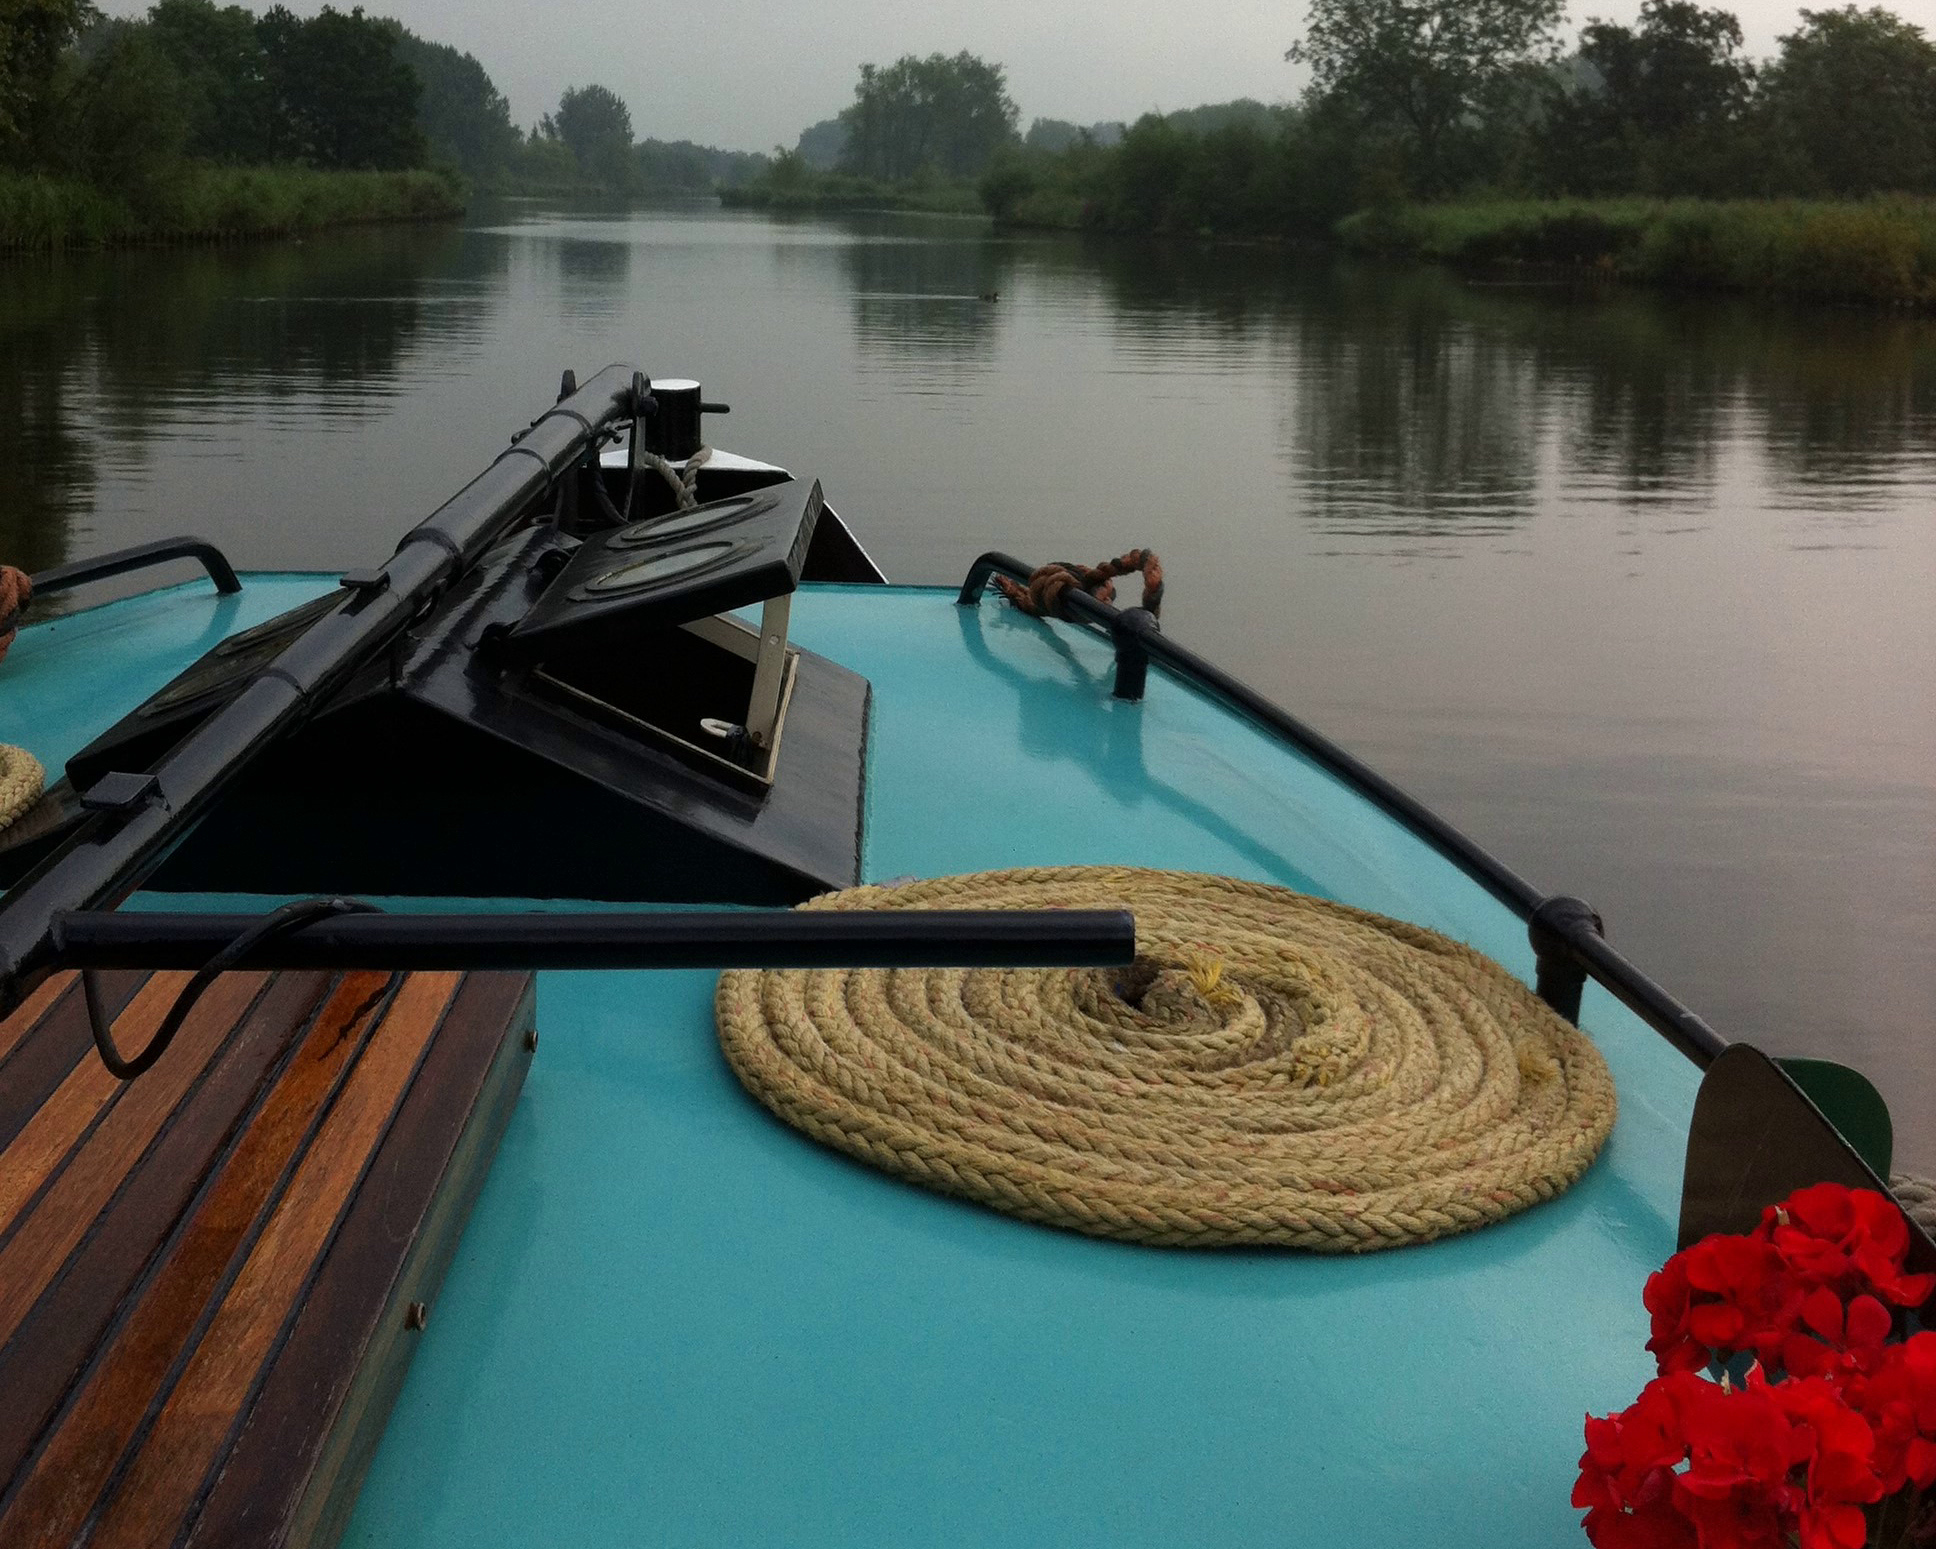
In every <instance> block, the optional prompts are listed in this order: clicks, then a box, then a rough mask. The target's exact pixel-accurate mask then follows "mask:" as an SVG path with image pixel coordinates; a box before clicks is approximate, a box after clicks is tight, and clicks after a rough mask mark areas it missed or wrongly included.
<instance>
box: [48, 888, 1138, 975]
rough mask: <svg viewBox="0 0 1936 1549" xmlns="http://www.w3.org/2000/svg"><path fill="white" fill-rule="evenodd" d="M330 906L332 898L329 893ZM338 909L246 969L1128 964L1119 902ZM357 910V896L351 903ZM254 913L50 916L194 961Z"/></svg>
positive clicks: (152, 956)
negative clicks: (558, 910) (565, 910)
mask: <svg viewBox="0 0 1936 1549" xmlns="http://www.w3.org/2000/svg"><path fill="white" fill-rule="evenodd" d="M326 902H327V901H326ZM338 903H339V912H337V913H334V914H331V915H329V916H328V917H326V918H321V919H315V920H311V921H310V922H308V923H307V924H304V925H302V926H301V927H300V928H298V929H295V930H292V931H289V932H287V933H286V934H283V935H280V936H278V937H276V938H275V939H273V940H266V941H264V942H263V944H262V945H261V946H260V947H257V948H255V949H253V950H251V951H250V952H249V953H248V956H247V966H249V967H251V968H370V969H459V968H519V969H549V968H1013V967H1024V966H1027V967H1039V968H1082V967H1111V966H1116V965H1120V964H1125V963H1129V962H1131V961H1133V960H1134V958H1135V956H1136V922H1135V920H1134V919H1133V918H1132V916H1131V915H1130V913H1129V911H1128V910H1125V909H1033V910H1031V909H908V910H866V911H859V910H856V911H852V912H836V911H834V910H808V911H806V912H804V913H802V912H800V911H797V910H793V909H745V910H721V909H709V910H653V911H650V912H645V911H639V912H622V911H609V910H608V911H603V912H600V913H595V914H537V913H524V914H381V913H376V912H368V913H347V912H340V910H342V909H347V908H348V907H349V906H348V905H347V903H344V902H342V901H338ZM358 907H360V906H358ZM262 918H263V917H262V916H259V915H252V914H160V913H154V914H151V913H148V912H146V911H140V912H136V913H130V914H118V913H115V912H113V911H109V910H82V911H75V912H68V913H62V914H57V915H56V916H55V917H54V961H55V963H56V965H57V966H58V967H62V968H146V969H171V968H172V969H178V968H200V967H201V966H202V965H203V964H205V963H207V962H208V961H209V960H210V959H211V958H213V957H215V956H216V954H218V953H219V952H221V951H223V950H224V949H226V948H227V947H229V946H230V944H231V943H233V942H236V941H238V940H240V939H241V938H242V937H243V936H244V935H245V934H246V933H248V932H249V931H250V930H252V929H254V928H255V927H257V926H258V925H259V924H260V923H261V920H262Z"/></svg>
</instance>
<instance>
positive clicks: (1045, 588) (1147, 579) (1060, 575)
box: [992, 549, 1163, 619]
mask: <svg viewBox="0 0 1936 1549" xmlns="http://www.w3.org/2000/svg"><path fill="white" fill-rule="evenodd" d="M1139 571H1140V572H1141V574H1142V577H1143V608H1144V610H1145V611H1146V612H1148V613H1149V614H1150V616H1151V617H1152V618H1154V617H1156V616H1157V615H1158V614H1160V613H1161V612H1162V611H1163V562H1162V561H1161V560H1160V559H1158V558H1157V557H1156V552H1155V550H1153V549H1131V550H1130V551H1129V552H1128V553H1127V554H1121V555H1118V556H1117V557H1116V558H1115V559H1106V560H1104V561H1103V562H1102V563H1101V564H1100V565H1077V564H1072V563H1070V562H1069V561H1067V560H1056V561H1053V562H1052V563H1050V564H1046V565H1042V566H1040V567H1039V568H1037V569H1036V570H1035V571H1034V573H1033V574H1031V575H1030V576H1029V578H1028V584H1027V585H1026V586H1024V585H1021V584H1019V583H1018V582H1015V581H1011V580H1010V579H1009V578H1008V577H1007V576H1005V575H1001V574H999V573H997V574H996V575H995V576H994V577H993V578H992V579H993V580H994V582H995V588H996V590H997V591H999V592H1000V593H1001V594H1002V595H1003V596H1004V597H1006V598H1007V599H1008V600H1009V601H1010V602H1012V603H1014V604H1015V606H1016V607H1018V608H1020V609H1021V610H1022V611H1023V612H1024V613H1026V614H1028V615H1030V616H1031V617H1033V618H1038V619H1044V618H1052V617H1053V618H1067V617H1068V616H1069V615H1068V614H1067V613H1066V612H1065V611H1064V601H1065V599H1066V598H1067V596H1068V593H1069V591H1070V589H1071V588H1073V589H1074V590H1076V591H1079V592H1084V593H1087V594H1088V595H1089V596H1091V597H1093V598H1095V599H1096V601H1097V602H1114V601H1115V600H1116V578H1117V577H1118V576H1126V575H1135V574H1136V573H1138V572H1139Z"/></svg>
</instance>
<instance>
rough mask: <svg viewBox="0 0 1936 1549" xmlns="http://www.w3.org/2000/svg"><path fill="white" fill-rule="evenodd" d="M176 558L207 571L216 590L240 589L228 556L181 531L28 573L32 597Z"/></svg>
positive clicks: (123, 573) (64, 589)
mask: <svg viewBox="0 0 1936 1549" xmlns="http://www.w3.org/2000/svg"><path fill="white" fill-rule="evenodd" d="M178 559H192V560H195V561H197V562H198V563H199V564H200V565H201V567H202V568H203V569H204V570H206V571H207V572H208V578H209V580H211V581H213V582H214V583H215V589H216V591H218V592H225V593H227V592H239V591H241V590H242V583H241V581H240V580H238V579H237V578H236V574H235V566H233V565H231V564H230V563H229V561H228V556H227V555H226V554H224V553H223V552H222V551H221V550H220V549H218V548H217V547H216V546H215V545H214V544H212V543H210V542H209V541H208V539H206V538H196V537H193V536H190V535H188V534H184V535H182V536H181V537H179V538H157V539H156V540H155V541H154V542H153V543H137V544H135V545H134V547H133V548H127V549H115V550H113V551H112V552H111V553H107V554H96V555H95V556H94V557H93V558H91V559H77V560H75V561H74V563H73V564H71V565H55V566H52V567H51V568H50V569H47V570H43V571H41V572H40V573H39V574H38V575H34V576H30V577H28V579H29V580H30V581H32V582H33V586H34V596H35V597H37V598H38V597H51V596H53V595H54V594H55V593H56V592H71V591H73V590H74V588H75V587H77V586H86V585H88V584H89V583H90V582H92V581H107V580H111V579H112V578H113V577H115V576H118V575H126V574H128V573H129V572H130V571H132V570H149V569H152V568H153V567H155V566H156V565H166V564H170V563H172V562H173V561H175V560H178Z"/></svg>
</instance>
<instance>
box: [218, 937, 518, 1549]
mask: <svg viewBox="0 0 1936 1549" xmlns="http://www.w3.org/2000/svg"><path fill="white" fill-rule="evenodd" d="M531 998H532V982H531V979H530V977H529V976H528V975H525V974H472V975H471V976H469V978H467V979H466V980H465V983H464V987H463V989H462V990H461V991H460V992H459V993H458V996H457V998H456V1000H454V1001H453V1002H452V1004H451V1007H450V1010H449V1012H448V1013H447V1014H446V1016H445V1018H444V1026H443V1030H442V1032H441V1033H440V1035H439V1037H438V1039H437V1042H436V1044H435V1046H434V1047H433V1048H432V1049H431V1051H430V1053H429V1055H428V1056H427V1057H426V1058H425V1061H424V1065H423V1069H422V1071H421V1072H420V1074H419V1076H418V1079H417V1080H416V1081H415V1082H414V1083H413V1085H412V1087H411V1089H410V1093H409V1095H408V1097H407V1098H406V1099H405V1101H404V1105H403V1107H402V1108H401V1109H400V1110H399V1112H398V1114H397V1119H396V1123H395V1126H394V1128H393V1130H392V1132H391V1134H390V1136H389V1137H387V1138H386V1140H385V1142H384V1144H383V1147H382V1149H381V1151H379V1153H378V1155H377V1158H376V1161H375V1162H374V1164H373V1165H372V1168H371V1170H370V1173H369V1175H368V1176H367V1177H366V1178H365V1179H364V1181H363V1186H362V1187H361V1189H360V1190H359V1191H358V1194H357V1197H356V1199H355V1201H354V1203H353V1204H352V1206H351V1209H350V1211H349V1213H348V1215H347V1216H346V1217H345V1218H344V1221H343V1224H342V1226H341V1227H340V1229H339V1230H338V1232H337V1236H336V1240H335V1241H334V1242H333V1243H332V1244H331V1245H330V1249H329V1254H328V1257H327V1258H326V1259H325V1261H324V1263H323V1264H322V1266H321V1268H320V1270H319V1271H318V1274H317V1277H316V1282H315V1284H314V1286H313V1287H312V1288H311V1291H310V1294H309V1296H308V1298H307V1299H306V1300H305V1301H304V1303H303V1306H302V1311H301V1313H300V1315H299V1316H298V1318H297V1321H296V1324H295V1327H294V1328H293V1329H292V1330H291V1331H290V1335H289V1338H288V1340H287V1342H286V1343H285V1344H284V1345H283V1348H282V1350H281V1351H280V1353H279V1354H278V1355H277V1358H276V1365H275V1370H274V1371H273V1372H272V1373H271V1374H270V1376H269V1379H268V1381H267V1383H266V1384H265V1385H264V1387H263V1390H262V1393H261V1395H260V1397H259V1398H258V1399H257V1400H256V1403H255V1405H254V1408H253V1409H252V1410H251V1412H250V1416H249V1420H248V1423H247V1425H246V1427H245V1428H244V1429H243V1431H242V1433H241V1435H240V1436H239V1437H238V1438H237V1439H236V1442H235V1445H234V1446H233V1447H232V1448H231V1449H230V1451H229V1455H228V1457H227V1459H226V1460H225V1462H224V1464H223V1467H222V1471H221V1476H220V1478H219V1479H218V1480H217V1481H216V1483H215V1486H214V1488H213V1489H212V1490H211V1491H210V1494H209V1497H208V1499H207V1501H206V1502H205V1503H204V1505H203V1507H202V1510H201V1513H200V1515H199V1517H198V1519H197V1521H196V1524H195V1529H194V1532H193V1535H192V1536H191V1537H190V1539H189V1541H188V1549H221V1546H224V1545H229V1544H243V1543H246V1544H261V1545H312V1544H319V1543H320V1544H327V1543H333V1542H334V1541H335V1539H336V1537H337V1536H338V1535H339V1534H340V1533H341V1531H342V1528H343V1525H344V1523H345V1522H346V1521H347V1518H348V1511H349V1507H350V1506H351V1505H352V1504H353V1502H354V1500H355V1490H356V1486H357V1485H358V1484H359V1483H360V1482H361V1480H362V1476H363V1472H364V1470H365V1468H366V1467H367V1466H368V1463H369V1458H370V1454H371V1452H372V1451H373V1450H374V1448H375V1445H376V1442H377V1440H378V1439H379V1438H380V1436H381V1433H382V1427H383V1421H384V1419H385V1418H386V1417H387V1416H388V1414H389V1411H390V1406H391V1404H392V1403H393V1402H394V1401H395V1399H396V1395H397V1392H398V1390H399V1389H400V1388H401V1386H402V1382H403V1377H404V1373H405V1371H406V1369H407V1362H408V1358H409V1351H408V1345H409V1342H410V1341H412V1340H414V1339H415V1338H416V1337H417V1336H416V1333H415V1331H414V1330H413V1329H411V1328H410V1326H409V1324H408V1321H407V1309H408V1307H409V1306H410V1304H411V1303H413V1302H417V1301H422V1302H423V1303H425V1305H426V1306H428V1307H429V1308H430V1310H431V1312H432V1314H433V1315H434V1312H435V1302H434V1292H435V1289H436V1287H437V1286H438V1285H439V1284H441V1283H442V1280H443V1277H444V1272H445V1271H446V1270H447V1269H448V1268H449V1266H450V1260H451V1257H452V1255H453V1254H454V1253H455V1251H456V1248H457V1241H458V1237H459V1235H460V1234H461V1232H462V1230H463V1224H464V1221H465V1219H466V1218H467V1217H468V1216H469V1214H470V1207H471V1204H472V1202H473V1201H474V1200H475V1198H476V1195H477V1191H478V1189H479V1188H481V1187H482V1185H483V1181H484V1176H485V1173H486V1171H487V1170H488V1168H489V1164H490V1159H491V1154H492V1153H493V1152H494V1151H495V1149H496V1147H497V1142H498V1137H499V1135H501V1134H502V1133H503V1129H504V1125H505V1123H506V1122H507V1121H508V1120H509V1118H510V1110H511V1107H512V1105H513V1104H515V1103H516V1101H517V1097H518V1093H519V1090H520V1089H521V1088H522V1086H523V1084H524V1073H525V1070H526V1069H527V1068H528V1066H529V1064H530V1058H531V1055H530V1051H529V1049H528V1048H527V1046H526V1044H525V1041H524V1038H523V1036H522V1032H521V1029H523V1028H526V1027H529V1026H530V1025H531V1014H532V1007H531ZM507 1030H508V1031H507ZM400 1245H407V1249H408V1251H407V1252H405V1253H403V1254H401V1255H400V1254H399V1251H398V1250H399V1246H400ZM345 1350H350V1351H354V1352H356V1353H357V1359H355V1360H353V1361H346V1360H344V1359H343V1353H344V1351H345ZM305 1474H307V1475H308V1484H307V1487H306V1488H305V1489H304V1490H303V1491H302V1492H301V1493H299V1494H298V1493H295V1492H292V1491H290V1490H289V1489H288V1488H287V1485H288V1482H289V1481H290V1480H291V1479H292V1478H295V1479H301V1478H302V1477H303V1476H304V1475H305Z"/></svg>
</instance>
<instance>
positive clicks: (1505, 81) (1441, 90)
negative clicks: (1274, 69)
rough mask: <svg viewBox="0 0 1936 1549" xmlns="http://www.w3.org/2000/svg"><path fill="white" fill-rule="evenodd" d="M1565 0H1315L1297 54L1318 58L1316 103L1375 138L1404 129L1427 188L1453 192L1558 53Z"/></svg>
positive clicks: (1418, 178)
mask: <svg viewBox="0 0 1936 1549" xmlns="http://www.w3.org/2000/svg"><path fill="white" fill-rule="evenodd" d="M1565 11H1566V6H1565V0H1309V11H1308V17H1307V22H1306V28H1305V33H1304V36H1303V37H1302V38H1300V39H1299V40H1298V41H1297V42H1296V43H1295V44H1293V45H1292V47H1291V48H1290V50H1289V52H1288V53H1287V54H1286V55H1285V57H1286V58H1287V59H1290V60H1293V61H1295V62H1297V63H1301V64H1305V65H1308V66H1310V69H1311V77H1312V91H1313V97H1314V104H1315V103H1325V102H1328V103H1329V105H1330V106H1331V107H1332V109H1333V110H1334V111H1335V110H1339V109H1342V110H1343V111H1346V112H1348V113H1349V114H1351V115H1352V116H1353V117H1354V118H1355V119H1356V120H1357V121H1358V122H1359V123H1360V125H1361V126H1363V128H1364V129H1365V130H1366V131H1367V132H1368V133H1369V134H1370V135H1372V136H1377V135H1379V134H1385V133H1390V134H1395V135H1396V136H1397V137H1398V139H1399V142H1400V144H1401V145H1402V148H1403V150H1404V152H1405V154H1406V157H1407V160H1408V162H1409V164H1410V168H1411V176H1412V179H1413V181H1414V182H1415V183H1416V184H1417V186H1418V188H1419V190H1420V191H1421V192H1425V193H1434V194H1436V193H1445V192H1448V191H1450V189H1452V188H1453V187H1455V186H1457V184H1458V182H1459V181H1460V180H1461V177H1462V176H1466V175H1470V173H1471V170H1472V169H1473V167H1474V166H1475V157H1476V156H1477V155H1479V154H1480V153H1482V152H1483V151H1484V150H1485V149H1487V147H1486V144H1485V139H1486V131H1487V126H1488V124H1489V123H1497V122H1500V121H1502V120H1509V119H1510V116H1511V108H1512V107H1513V105H1514V104H1513V101H1512V99H1513V98H1515V97H1518V96H1523V95H1524V92H1525V89H1526V88H1527V86H1528V85H1529V79H1530V71H1531V69H1532V67H1533V66H1535V65H1536V64H1538V63H1539V62H1540V61H1542V60H1544V59H1546V58H1548V57H1550V56H1551V54H1552V51H1553V42H1554V38H1555V35H1556V32H1557V29H1558V27H1559V24H1560V21H1561V19H1562V18H1563V17H1564V15H1565Z"/></svg>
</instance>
